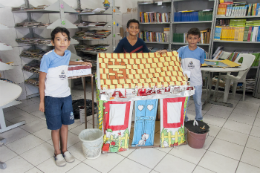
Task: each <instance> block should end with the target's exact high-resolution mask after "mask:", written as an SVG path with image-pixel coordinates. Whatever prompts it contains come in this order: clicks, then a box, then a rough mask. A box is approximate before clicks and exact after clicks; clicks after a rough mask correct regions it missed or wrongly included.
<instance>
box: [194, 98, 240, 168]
mask: <svg viewBox="0 0 260 173" xmlns="http://www.w3.org/2000/svg"><path fill="white" fill-rule="evenodd" d="M237 104H238V103H237ZM237 104H236V105H235V106H234V109H235V108H236V107H237ZM234 109H233V110H232V111H231V112H230V114H229V116H228V118H229V117H230V115H231V114H232V112H233V111H234ZM228 118H227V119H226V121H225V122H224V123H223V125H222V126H221V127H220V130H219V131H218V133H217V134H216V136H215V137H214V139H213V141H212V142H211V144H210V145H209V147H208V148H207V149H206V152H205V153H204V154H203V156H202V157H201V158H200V160H199V162H198V163H197V166H199V164H200V162H201V160H202V159H203V157H204V156H205V154H206V153H207V152H208V151H210V150H209V148H210V147H211V145H212V144H213V142H214V141H215V140H216V138H217V136H218V134H219V133H220V131H221V130H222V128H223V126H224V125H225V123H226V122H227V120H228ZM217 154H218V153H217ZM225 157H226V156H225ZM214 172H215V171H214Z"/></svg>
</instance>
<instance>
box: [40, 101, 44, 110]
mask: <svg viewBox="0 0 260 173" xmlns="http://www.w3.org/2000/svg"><path fill="white" fill-rule="evenodd" d="M39 111H41V112H44V111H45V108H44V102H40V105H39Z"/></svg>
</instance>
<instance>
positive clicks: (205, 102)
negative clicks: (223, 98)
mask: <svg viewBox="0 0 260 173" xmlns="http://www.w3.org/2000/svg"><path fill="white" fill-rule="evenodd" d="M211 75H212V74H211V73H210V72H209V75H208V77H207V80H206V99H205V101H204V103H203V105H202V110H203V109H204V108H205V106H206V105H207V103H209V99H210V95H211V86H212V85H211V78H212V76H211Z"/></svg>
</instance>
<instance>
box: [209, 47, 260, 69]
mask: <svg viewBox="0 0 260 173" xmlns="http://www.w3.org/2000/svg"><path fill="white" fill-rule="evenodd" d="M240 54H252V55H254V56H255V60H254V62H253V64H252V67H258V65H259V60H260V52H259V51H258V52H241V51H236V50H235V51H233V52H227V51H224V47H223V46H219V47H218V48H217V49H216V51H215V52H214V54H213V56H212V59H216V60H224V59H228V60H230V61H233V62H234V61H237V62H239V63H242V62H243V57H240V58H239V59H237V58H238V57H239V55H240Z"/></svg>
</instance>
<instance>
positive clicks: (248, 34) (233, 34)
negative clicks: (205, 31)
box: [214, 19, 260, 42]
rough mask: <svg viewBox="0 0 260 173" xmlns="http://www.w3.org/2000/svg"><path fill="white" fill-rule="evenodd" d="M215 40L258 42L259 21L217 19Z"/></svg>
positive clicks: (259, 33)
mask: <svg viewBox="0 0 260 173" xmlns="http://www.w3.org/2000/svg"><path fill="white" fill-rule="evenodd" d="M216 25H217V26H216V29H215V35H214V39H215V40H224V41H246V42H260V31H259V30H260V29H259V27H260V20H253V21H247V19H218V20H217V22H216Z"/></svg>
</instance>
